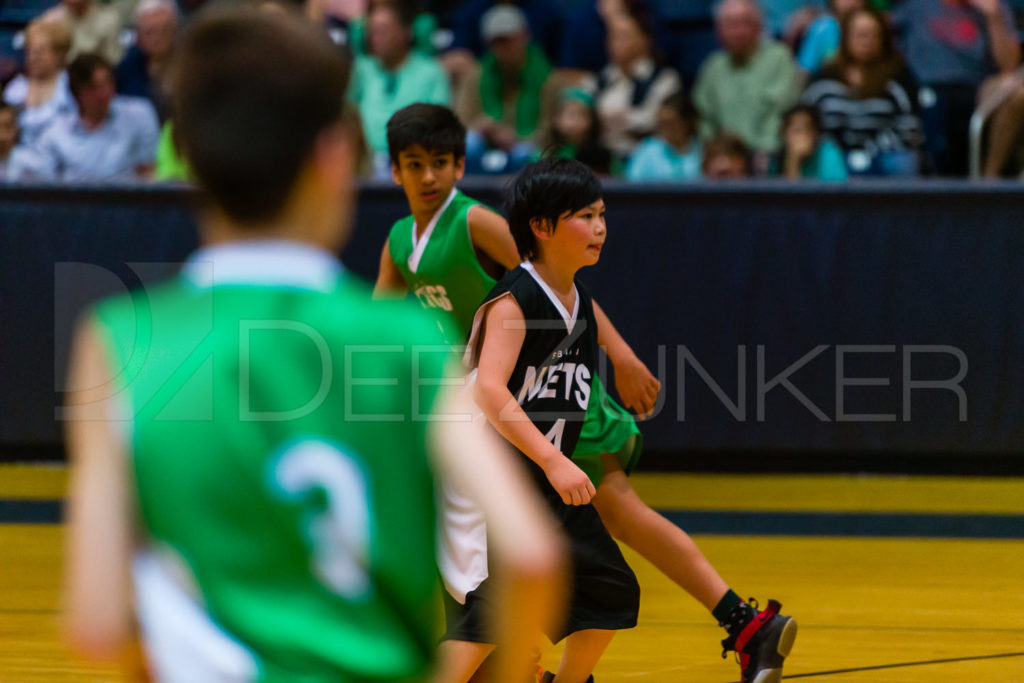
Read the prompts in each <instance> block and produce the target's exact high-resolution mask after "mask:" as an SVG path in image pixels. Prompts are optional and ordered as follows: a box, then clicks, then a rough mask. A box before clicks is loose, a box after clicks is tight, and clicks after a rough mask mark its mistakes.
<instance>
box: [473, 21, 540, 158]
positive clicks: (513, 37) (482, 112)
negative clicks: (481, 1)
mask: <svg viewBox="0 0 1024 683" xmlns="http://www.w3.org/2000/svg"><path fill="white" fill-rule="evenodd" d="M480 34H481V35H482V36H483V38H484V40H485V41H486V42H487V46H488V51H487V53H486V54H485V55H484V56H483V57H482V58H481V60H480V68H479V69H474V70H473V71H472V72H471V73H470V74H469V76H468V77H467V80H466V83H465V86H464V87H463V88H462V90H461V93H460V95H459V98H458V100H457V102H456V106H455V110H456V112H457V113H458V115H459V118H460V119H462V121H463V122H464V123H465V125H466V127H467V128H468V129H469V133H468V135H467V138H466V163H467V170H468V171H469V172H470V173H473V172H477V173H479V172H492V173H494V172H497V173H511V172H514V171H516V170H518V169H519V168H521V167H522V166H523V165H525V164H526V163H527V162H529V161H530V159H531V158H532V156H533V155H534V154H535V152H536V147H535V146H534V145H533V144H532V138H533V137H535V134H536V132H537V129H538V124H539V123H540V121H541V120H543V117H542V112H541V110H542V105H541V103H542V102H543V101H545V98H544V96H543V95H542V93H543V92H545V84H546V83H547V81H548V76H549V74H550V73H551V64H550V63H549V62H548V60H547V58H546V57H545V56H544V53H543V52H542V51H541V50H540V48H538V47H537V46H536V45H533V44H532V43H531V40H530V31H529V28H528V27H527V23H526V15H525V14H524V13H523V11H522V10H521V9H519V8H518V7H515V6H512V5H496V6H494V7H492V8H491V9H489V10H487V12H486V13H485V14H484V15H483V17H482V18H481V20H480Z"/></svg>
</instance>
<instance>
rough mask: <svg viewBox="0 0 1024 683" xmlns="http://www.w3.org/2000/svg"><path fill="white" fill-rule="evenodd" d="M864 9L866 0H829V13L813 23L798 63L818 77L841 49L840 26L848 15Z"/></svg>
mask: <svg viewBox="0 0 1024 683" xmlns="http://www.w3.org/2000/svg"><path fill="white" fill-rule="evenodd" d="M862 7H864V0H829V2H828V12H826V13H824V14H822V15H820V16H819V17H818V18H817V19H815V20H814V21H812V22H811V25H810V26H808V27H807V31H806V32H805V33H804V37H803V40H802V41H801V42H800V51H799V52H798V53H797V58H796V61H797V63H799V64H800V67H801V68H802V69H803V70H804V71H806V72H807V73H809V74H812V75H817V74H818V72H820V71H821V68H822V67H823V66H824V65H825V64H826V63H827V62H828V61H829V60H831V59H832V58H833V57H834V56H835V54H836V51H837V50H838V49H839V42H840V35H841V30H840V24H841V22H842V21H843V19H844V18H845V17H846V15H847V14H849V13H850V12H852V11H853V10H856V9H861V8H862Z"/></svg>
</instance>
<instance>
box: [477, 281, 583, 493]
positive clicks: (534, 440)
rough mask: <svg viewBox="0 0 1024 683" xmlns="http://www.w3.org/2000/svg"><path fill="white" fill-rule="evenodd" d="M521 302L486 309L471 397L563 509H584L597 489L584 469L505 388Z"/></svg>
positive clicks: (515, 351) (518, 344) (519, 340)
mask: <svg viewBox="0 0 1024 683" xmlns="http://www.w3.org/2000/svg"><path fill="white" fill-rule="evenodd" d="M525 323H526V321H525V319H524V318H523V311H522V309H520V308H519V304H517V303H516V301H515V299H514V298H513V297H511V296H503V297H501V298H500V299H498V300H497V301H495V302H494V303H492V304H490V306H489V307H488V309H487V311H486V314H485V318H484V335H483V345H482V347H481V349H480V363H479V365H478V367H477V377H476V387H475V390H474V397H475V398H476V402H477V405H479V406H480V409H481V410H483V412H484V414H485V415H486V416H487V419H488V420H489V421H490V423H491V424H492V425H493V426H494V428H495V429H497V430H498V433H499V434H501V435H502V436H504V437H505V438H506V439H508V440H509V442H511V443H512V445H513V446H515V447H516V448H518V449H519V450H520V451H522V452H523V453H525V454H526V457H528V458H530V460H533V461H534V462H535V463H537V465H538V466H539V467H540V468H541V469H542V470H544V474H545V475H547V478H548V481H549V482H551V485H552V486H553V487H554V489H555V490H556V491H557V492H558V494H559V495H560V496H561V497H562V502H564V503H565V504H566V505H586V504H587V503H589V502H590V499H591V498H593V497H594V494H595V493H596V490H595V489H594V485H593V484H592V483H591V481H590V479H589V478H588V477H587V475H586V474H584V472H583V470H581V469H580V468H579V467H577V466H576V465H575V464H574V463H573V462H572V460H570V459H569V458H568V457H567V456H566V455H563V454H562V452H561V451H559V450H558V449H557V448H555V446H554V444H552V443H551V442H550V441H548V440H547V438H546V437H545V436H544V435H543V434H541V433H540V430H539V429H537V427H536V425H534V424H533V422H532V421H531V420H530V417H529V416H528V415H527V414H526V413H525V412H524V411H523V409H522V408H521V407H520V406H519V403H518V402H517V401H516V399H515V397H513V396H512V392H511V391H509V390H508V381H509V378H511V377H512V371H513V370H514V369H515V366H516V359H517V358H519V351H520V350H521V349H522V347H523V340H524V339H525V338H526V324H525Z"/></svg>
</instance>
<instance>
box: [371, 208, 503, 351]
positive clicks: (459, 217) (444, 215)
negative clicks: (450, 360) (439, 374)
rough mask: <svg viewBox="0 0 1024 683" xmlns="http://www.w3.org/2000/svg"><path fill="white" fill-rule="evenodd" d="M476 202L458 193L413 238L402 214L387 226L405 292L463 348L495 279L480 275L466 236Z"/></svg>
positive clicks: (411, 226)
mask: <svg viewBox="0 0 1024 683" xmlns="http://www.w3.org/2000/svg"><path fill="white" fill-rule="evenodd" d="M479 203H480V202H478V201H476V200H474V199H470V198H469V197H467V196H466V195H464V194H462V193H461V192H459V191H458V190H452V194H451V196H450V197H449V198H448V200H447V201H446V202H445V204H444V205H443V206H442V207H441V208H440V209H439V210H438V212H437V214H436V215H435V216H434V218H433V220H431V222H430V223H429V224H428V225H427V227H426V228H425V229H424V231H423V234H422V236H420V237H419V238H417V237H416V222H415V219H414V218H413V217H412V216H406V217H405V218H403V219H402V220H400V221H398V222H397V223H395V224H394V225H393V226H392V227H391V232H390V233H389V234H388V248H389V249H390V251H391V259H392V260H393V261H394V262H395V265H396V266H397V267H398V270H399V271H400V272H401V273H402V277H403V278H405V284H406V285H407V286H408V287H409V291H410V292H412V293H413V294H415V295H416V298H417V299H419V301H420V303H421V304H422V305H423V307H424V308H428V309H431V310H432V311H433V312H434V313H435V314H436V317H437V320H438V325H439V326H440V328H441V330H442V333H443V334H444V337H445V339H446V340H447V341H448V343H449V344H465V343H466V338H467V337H468V336H469V330H470V328H471V327H472V325H473V316H474V315H475V314H476V309H477V307H478V306H479V305H480V304H481V303H483V300H484V298H485V297H486V296H487V293H488V292H489V291H491V288H492V287H494V285H495V283H496V280H495V279H494V278H493V277H491V276H490V275H488V274H487V272H486V271H484V269H483V267H482V266H481V265H480V261H479V260H478V259H477V256H476V252H475V250H474V249H473V240H472V239H471V237H470V234H469V220H468V218H469V210H470V208H471V207H473V206H476V205H477V204H479Z"/></svg>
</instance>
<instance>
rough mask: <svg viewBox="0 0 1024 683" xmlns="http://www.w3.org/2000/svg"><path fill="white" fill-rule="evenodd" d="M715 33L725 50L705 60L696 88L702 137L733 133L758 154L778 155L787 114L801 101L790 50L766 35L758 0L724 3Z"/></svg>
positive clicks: (728, 0)
mask: <svg viewBox="0 0 1024 683" xmlns="http://www.w3.org/2000/svg"><path fill="white" fill-rule="evenodd" d="M715 29H716V31H717V33H718V38H719V41H720V42H721V43H722V47H723V48H724V49H722V50H718V51H716V52H713V53H712V54H711V55H710V56H709V57H708V58H707V59H706V60H705V62H704V64H703V65H702V66H701V69H700V73H699V74H698V75H697V82H696V84H695V85H694V88H693V101H694V104H695V105H696V106H697V111H699V112H700V115H701V133H702V136H703V137H704V138H710V137H712V136H713V135H715V134H717V133H722V132H728V133H732V134H734V135H738V136H739V137H740V138H741V139H742V140H743V141H744V142H745V143H746V144H747V145H748V146H749V147H752V148H753V149H754V150H755V151H758V152H773V151H775V150H776V149H778V147H779V124H780V122H781V120H782V112H784V111H786V109H788V108H789V107H790V106H792V105H793V104H794V103H795V102H796V100H797V98H799V96H800V86H801V81H802V78H801V75H800V72H799V70H798V68H797V65H796V62H795V61H794V60H793V57H792V55H791V54H790V52H789V50H787V49H786V47H785V46H783V45H781V44H779V43H777V42H775V41H774V40H770V39H768V38H764V37H763V36H762V32H763V30H764V28H763V25H762V20H761V10H760V9H759V8H758V6H757V3H756V2H754V0H724V2H722V3H721V4H720V5H718V7H717V8H716V10H715Z"/></svg>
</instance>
